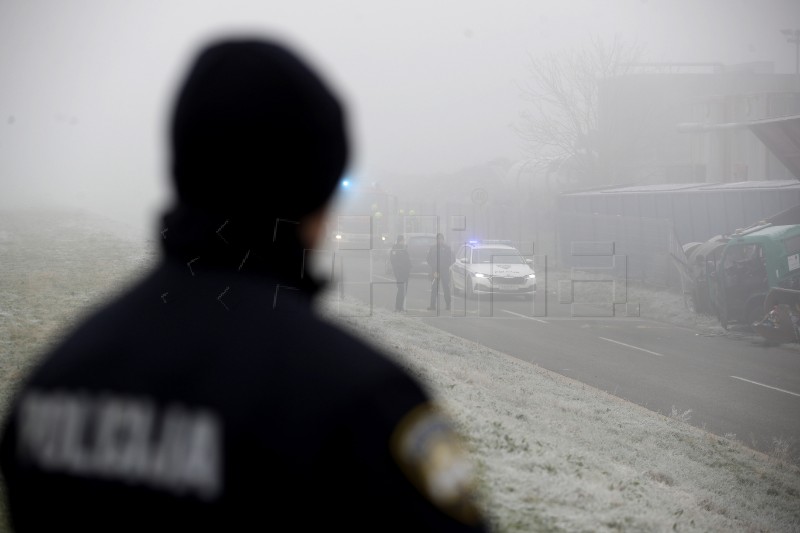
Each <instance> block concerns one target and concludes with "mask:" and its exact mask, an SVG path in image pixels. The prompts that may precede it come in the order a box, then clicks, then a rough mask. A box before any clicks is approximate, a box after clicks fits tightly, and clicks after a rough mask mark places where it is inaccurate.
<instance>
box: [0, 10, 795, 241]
mask: <svg viewBox="0 0 800 533" xmlns="http://www.w3.org/2000/svg"><path fill="white" fill-rule="evenodd" d="M798 25H800V6H798V3H797V1H796V0H766V1H758V2H755V1H749V0H736V1H729V0H703V1H700V2H698V1H690V0H679V1H675V0H613V1H608V2H596V1H593V0H571V1H569V2H560V1H559V2H557V1H547V2H545V1H542V2H530V1H526V0H504V1H503V2H499V3H487V2H481V1H473V0H469V1H467V0H459V1H455V0H450V1H436V2H403V3H396V2H373V1H368V0H353V1H347V2H323V1H301V2H294V1H293V2H288V1H269V2H261V1H236V2H224V3H223V2H208V1H185V2H169V3H165V2H156V1H142V2H122V1H110V2H108V1H98V0H82V1H76V2H69V3H62V2H56V3H53V2H45V1H44V0H26V1H22V0H5V1H3V2H0V72H2V80H3V82H2V91H0V176H2V181H0V208H9V207H25V206H34V205H37V206H38V205H60V206H67V207H78V208H83V209H86V210H89V211H92V212H96V213H99V214H102V215H105V216H109V217H112V218H114V219H116V220H120V221H122V222H124V223H126V224H129V225H131V226H132V227H134V228H137V229H139V230H142V231H145V232H152V231H153V227H152V226H153V220H154V219H155V217H156V215H157V214H158V213H159V212H160V211H161V210H162V209H163V207H164V206H165V205H166V203H168V202H169V199H170V194H169V187H168V179H169V162H168V160H167V154H168V152H167V142H166V140H167V138H166V126H167V123H168V113H169V110H170V106H171V103H172V97H173V91H174V89H175V84H176V83H177V80H178V79H179V77H180V76H181V75H182V74H183V72H184V68H185V67H186V64H187V62H188V61H189V59H190V58H191V56H192V54H193V53H194V52H195V50H196V48H197V46H198V45H199V44H200V43H202V42H204V41H205V40H206V39H208V38H209V37H211V36H213V35H217V34H222V33H231V32H235V33H257V34H262V35H267V36H272V37H276V38H279V39H281V40H284V41H286V42H288V43H291V44H294V45H295V46H297V47H298V48H299V49H300V50H301V51H302V52H303V54H304V55H305V56H306V57H308V58H309V59H311V60H312V61H313V62H314V63H315V64H317V65H318V66H319V68H321V69H322V70H323V71H324V72H325V74H326V76H327V77H328V78H329V79H330V80H331V82H332V83H333V84H334V85H335V86H336V87H337V89H338V91H339V92H340V93H341V95H342V96H343V98H344V99H345V100H346V101H347V103H348V106H349V113H350V123H351V134H352V138H353V141H354V144H355V148H356V151H355V154H354V155H355V156H354V158H353V161H352V163H351V170H350V175H351V176H352V177H353V178H355V179H356V180H358V181H360V182H361V183H370V184H373V183H375V184H378V185H379V186H381V187H382V188H383V190H387V191H390V192H392V193H393V194H396V195H403V194H408V193H409V187H410V188H412V190H411V192H413V193H416V195H418V196H426V197H433V196H435V195H437V194H439V190H440V189H443V188H444V189H447V187H448V186H443V187H438V188H437V187H436V186H435V185H433V186H432V185H431V179H430V178H431V177H433V178H439V180H438V181H439V182H440V183H444V182H446V181H447V178H448V177H449V178H452V179H453V180H455V182H456V183H458V180H459V176H461V174H460V173H462V172H464V171H465V170H466V171H467V172H468V171H469V169H471V168H473V169H481V168H484V167H485V166H486V165H490V166H491V165H492V164H494V163H493V162H496V161H498V160H503V161H505V162H506V164H505V166H504V167H503V169H502V170H501V171H499V172H500V174H501V178H502V176H507V175H508V174H509V172H515V173H517V174H516V177H517V178H519V173H520V168H519V164H520V162H522V161H525V160H527V158H530V157H531V156H530V150H529V148H530V147H529V146H526V141H525V139H524V138H523V137H522V136H521V135H520V134H519V131H518V130H519V124H520V119H521V117H522V116H523V114H524V110H525V108H526V106H527V105H528V103H526V101H525V98H524V93H525V87H526V85H527V84H529V82H530V72H529V64H530V60H531V58H532V57H533V58H535V57H540V56H541V55H542V54H559V53H566V51H568V50H580V49H582V48H583V47H586V46H588V45H589V44H590V43H591V42H592V41H593V40H595V41H600V42H605V43H610V42H612V41H613V40H614V39H615V38H616V39H617V42H619V43H622V44H623V46H624V47H627V48H633V47H636V49H637V50H640V54H639V55H638V56H636V57H637V59H639V60H640V61H651V62H658V63H722V64H728V65H730V64H741V63H748V62H771V63H773V68H774V70H773V71H774V72H775V73H792V72H793V70H794V60H795V57H794V52H795V50H794V46H793V45H791V44H789V43H787V41H786V38H785V37H784V36H783V35H782V34H781V33H780V30H781V29H783V28H794V27H796V26H798ZM298 164H302V162H300V161H298ZM515 164H517V167H514V165H515ZM476 172H481V171H480V170H477V171H476ZM268 179H274V180H280V179H286V178H285V177H283V176H271V177H269V178H268ZM433 181H434V182H435V181H436V179H434V180H433ZM401 185H404V186H405V188H403V187H402V186H401ZM491 185H492V182H491V179H490V180H489V183H488V186H489V187H491ZM414 188H416V189H414ZM450 188H452V187H450ZM465 188H466V190H465V191H462V192H463V193H464V194H469V193H470V191H471V190H472V189H473V188H474V184H466V185H465ZM451 192H452V191H451Z"/></svg>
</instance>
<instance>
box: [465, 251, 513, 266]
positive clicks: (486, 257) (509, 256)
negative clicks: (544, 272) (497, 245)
mask: <svg viewBox="0 0 800 533" xmlns="http://www.w3.org/2000/svg"><path fill="white" fill-rule="evenodd" d="M472 262H473V263H494V264H498V263H503V264H512V265H524V264H525V259H524V258H523V257H522V256H521V255H519V253H518V252H516V251H515V250H504V249H494V248H479V249H477V250H474V251H473V252H472Z"/></svg>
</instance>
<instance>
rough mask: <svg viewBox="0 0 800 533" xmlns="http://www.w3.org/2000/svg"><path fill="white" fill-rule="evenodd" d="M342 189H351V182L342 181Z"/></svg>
mask: <svg viewBox="0 0 800 533" xmlns="http://www.w3.org/2000/svg"><path fill="white" fill-rule="evenodd" d="M342 187H344V188H345V189H347V188H348V187H350V180H342Z"/></svg>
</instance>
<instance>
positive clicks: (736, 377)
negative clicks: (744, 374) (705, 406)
mask: <svg viewBox="0 0 800 533" xmlns="http://www.w3.org/2000/svg"><path fill="white" fill-rule="evenodd" d="M731 377H732V378H733V379H740V380H742V381H746V382H748V383H752V384H753V385H761V386H762V387H766V388H768V389H772V390H777V391H781V392H785V393H786V394H791V395H792V396H800V394H797V393H796V392H792V391H788V390H783V389H779V388H778V387H770V386H769V385H764V384H763V383H759V382H758V381H750V380H749V379H744V378H740V377H739V376H731Z"/></svg>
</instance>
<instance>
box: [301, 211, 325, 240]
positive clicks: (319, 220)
mask: <svg viewBox="0 0 800 533" xmlns="http://www.w3.org/2000/svg"><path fill="white" fill-rule="evenodd" d="M327 218H328V206H323V207H321V208H320V209H318V210H317V211H314V212H313V213H310V214H308V215H306V216H305V217H304V218H302V219H301V220H300V227H298V229H297V231H298V232H299V235H300V242H301V243H302V244H303V246H305V247H306V248H309V249H312V248H316V247H317V246H318V245H320V244H322V240H323V239H324V236H325V220H326V219H327Z"/></svg>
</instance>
